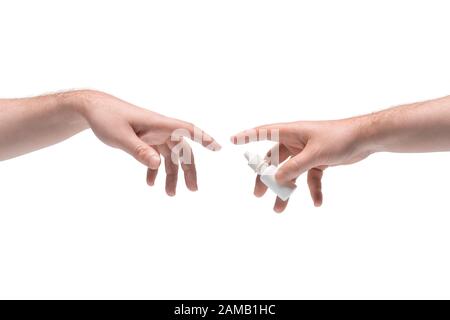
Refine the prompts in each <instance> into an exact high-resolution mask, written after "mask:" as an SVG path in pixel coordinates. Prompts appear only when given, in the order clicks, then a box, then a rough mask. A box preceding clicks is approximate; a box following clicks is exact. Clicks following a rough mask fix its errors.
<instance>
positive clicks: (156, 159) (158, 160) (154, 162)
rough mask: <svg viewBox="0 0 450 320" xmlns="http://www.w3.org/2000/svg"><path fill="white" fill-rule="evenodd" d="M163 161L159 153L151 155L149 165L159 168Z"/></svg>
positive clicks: (152, 167)
mask: <svg viewBox="0 0 450 320" xmlns="http://www.w3.org/2000/svg"><path fill="white" fill-rule="evenodd" d="M160 163H161V158H160V157H159V156H157V155H151V156H150V161H149V167H150V168H151V169H157V168H158V167H159V164H160Z"/></svg>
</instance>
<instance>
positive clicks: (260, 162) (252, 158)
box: [244, 151, 295, 201]
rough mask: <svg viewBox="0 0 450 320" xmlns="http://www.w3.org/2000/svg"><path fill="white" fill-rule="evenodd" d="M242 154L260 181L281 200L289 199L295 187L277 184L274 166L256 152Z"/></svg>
mask: <svg viewBox="0 0 450 320" xmlns="http://www.w3.org/2000/svg"><path fill="white" fill-rule="evenodd" d="M244 156H245V158H246V159H247V161H248V165H249V167H250V168H252V169H253V171H255V172H256V173H257V174H258V175H259V176H260V179H261V181H262V183H264V184H265V185H266V186H267V187H268V188H269V189H270V190H272V191H273V192H275V193H276V195H277V196H278V198H280V199H281V200H283V201H286V200H287V199H289V197H290V196H291V194H292V192H294V190H295V187H294V188H291V187H287V186H282V185H280V184H278V182H277V181H276V179H275V173H277V170H278V168H277V167H276V166H274V165H270V164H269V163H268V162H267V160H265V159H264V158H263V157H261V156H260V155H258V154H254V153H251V152H248V151H247V152H246V153H245V154H244Z"/></svg>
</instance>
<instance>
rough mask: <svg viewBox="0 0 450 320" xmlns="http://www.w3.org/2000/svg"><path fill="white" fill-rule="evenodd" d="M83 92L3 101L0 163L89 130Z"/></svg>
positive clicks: (0, 122) (0, 106)
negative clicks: (82, 113)
mask: <svg viewBox="0 0 450 320" xmlns="http://www.w3.org/2000/svg"><path fill="white" fill-rule="evenodd" d="M81 95H82V93H81V91H80V92H68V93H59V94H52V95H47V96H40V97H33V98H24V99H0V160H5V159H9V158H13V157H16V156H19V155H22V154H25V153H28V152H31V151H34V150H38V149H41V148H44V147H46V146H49V145H52V144H55V143H58V142H60V141H62V140H65V139H67V138H69V137H71V136H73V135H75V134H77V133H78V132H80V131H82V130H84V129H86V128H88V125H87V122H86V121H85V119H84V118H83V117H82V116H81V114H80V112H79V110H80V107H81V104H82V103H83V100H82V98H81Z"/></svg>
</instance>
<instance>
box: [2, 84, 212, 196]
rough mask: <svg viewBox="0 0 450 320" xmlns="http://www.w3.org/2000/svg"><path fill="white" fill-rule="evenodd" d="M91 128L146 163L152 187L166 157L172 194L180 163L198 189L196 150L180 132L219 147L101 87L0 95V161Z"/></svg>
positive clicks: (183, 125) (188, 181)
mask: <svg viewBox="0 0 450 320" xmlns="http://www.w3.org/2000/svg"><path fill="white" fill-rule="evenodd" d="M88 128H90V129H92V131H93V132H94V133H95V135H96V136H97V137H98V138H99V139H100V140H101V141H102V142H104V143H105V144H107V145H109V146H111V147H114V148H119V149H121V150H123V151H125V152H127V153H129V154H130V155H132V156H133V157H134V158H135V159H136V160H137V161H139V162H140V163H142V164H143V165H144V166H146V167H147V183H148V184H149V185H150V186H152V185H154V183H155V179H156V175H157V173H158V168H159V166H160V164H161V158H162V157H163V158H164V163H165V171H166V193H167V194H168V195H170V196H174V195H175V194H176V188H177V179H178V168H179V166H181V167H182V169H183V172H184V179H185V182H186V186H187V188H188V189H189V190H191V191H197V189H198V184H197V170H196V167H195V162H194V158H193V154H192V150H191V148H190V146H189V144H188V143H187V141H186V140H185V139H183V137H182V136H185V137H187V138H190V139H194V140H195V141H196V142H199V143H201V144H202V145H203V146H204V147H206V148H208V149H210V150H213V151H215V150H219V149H220V145H219V144H218V143H217V142H216V141H215V140H214V139H213V138H211V137H210V136H209V135H208V134H206V133H205V132H203V131H201V130H200V129H198V128H197V127H196V126H194V125H193V124H191V123H189V122H185V121H182V120H178V119H174V118H169V117H166V116H163V115H161V114H158V113H155V112H152V111H149V110H147V109H143V108H140V107H137V106H135V105H132V104H130V103H128V102H125V101H123V100H120V99H118V98H116V97H114V96H112V95H109V94H106V93H103V92H99V91H93V90H79V91H72V92H65V93H58V94H51V95H46V96H40V97H33V98H24V99H0V160H6V159H10V158H13V157H17V156H20V155H22V154H25V153H28V152H31V151H35V150H38V149H41V148H44V147H47V146H49V145H53V144H55V143H58V142H60V141H63V140H65V139H67V138H69V137H71V136H73V135H75V134H77V133H79V132H81V131H83V130H86V129H88ZM179 146H182V148H178V147H179ZM180 150H183V151H180ZM180 152H181V153H184V155H183V154H179V153H180ZM186 155H188V157H189V158H188V159H187V160H186Z"/></svg>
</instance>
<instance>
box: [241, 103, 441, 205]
mask: <svg viewBox="0 0 450 320" xmlns="http://www.w3.org/2000/svg"><path fill="white" fill-rule="evenodd" d="M272 130H275V131H273V132H278V134H279V139H277V142H278V144H277V145H276V146H275V147H274V148H279V149H278V150H279V163H282V165H281V166H280V168H279V170H278V172H277V174H276V179H277V181H278V182H279V183H281V184H285V185H289V184H291V185H292V184H294V183H295V180H296V179H297V178H298V177H299V176H300V175H302V174H303V173H307V183H308V186H309V190H310V193H311V198H312V200H313V202H314V205H315V206H320V205H321V204H322V200H323V195H322V176H323V171H324V170H325V169H326V168H327V167H330V166H338V165H345V164H352V163H355V162H358V161H361V160H363V159H365V158H366V157H368V156H369V155H371V154H373V153H376V152H438V151H450V96H447V97H443V98H439V99H435V100H430V101H424V102H418V103H413V104H408V105H404V106H399V107H395V108H391V109H387V110H384V111H380V112H377V113H373V114H368V115H364V116H359V117H354V118H348V119H342V120H332V121H298V122H290V123H279V124H269V125H264V126H259V127H256V128H253V129H249V130H246V131H243V132H241V133H238V134H236V135H234V136H233V137H232V142H233V143H235V144H242V143H249V142H252V141H254V140H274V139H273V137H272V136H271V135H270V132H271V131H272ZM266 132H269V134H268V136H267V137H266V136H265V134H264V133H266ZM249 137H255V139H251V138H249ZM270 154H271V151H269V152H268V159H270ZM275 164H278V163H275ZM266 191H267V187H266V186H265V185H264V184H263V183H262V182H261V180H260V179H259V177H257V178H256V183H255V191H254V193H255V195H256V196H257V197H262V196H263V195H264V194H265V192H266ZM287 204H288V201H282V200H281V199H279V198H277V199H276V201H275V205H274V210H275V211H276V212H282V211H283V210H284V209H285V208H286V206H287Z"/></svg>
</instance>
